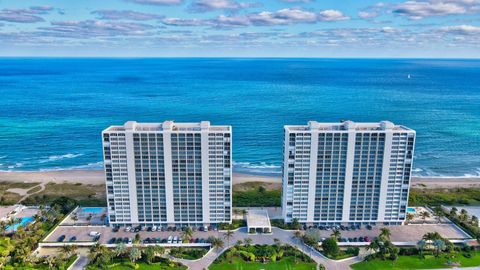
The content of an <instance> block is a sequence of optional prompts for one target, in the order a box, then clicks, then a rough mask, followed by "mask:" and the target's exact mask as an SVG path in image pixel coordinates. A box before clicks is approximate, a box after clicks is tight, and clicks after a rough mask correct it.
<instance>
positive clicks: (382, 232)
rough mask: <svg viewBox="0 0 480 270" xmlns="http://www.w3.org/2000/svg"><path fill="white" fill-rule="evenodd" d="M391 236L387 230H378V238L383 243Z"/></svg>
mask: <svg viewBox="0 0 480 270" xmlns="http://www.w3.org/2000/svg"><path fill="white" fill-rule="evenodd" d="M391 235H392V233H391V232H390V229H388V228H381V229H380V235H379V236H378V237H379V238H380V239H382V240H383V241H388V240H390V236H391Z"/></svg>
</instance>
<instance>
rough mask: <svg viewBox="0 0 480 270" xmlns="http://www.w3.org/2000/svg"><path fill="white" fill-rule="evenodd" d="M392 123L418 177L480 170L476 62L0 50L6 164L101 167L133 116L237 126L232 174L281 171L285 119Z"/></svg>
mask: <svg viewBox="0 0 480 270" xmlns="http://www.w3.org/2000/svg"><path fill="white" fill-rule="evenodd" d="M347 119H349V120H353V121H358V122H361V121H380V120H391V121H393V122H394V123H397V124H402V125H406V126H408V127H410V128H413V129H415V130H416V131H417V142H416V153H415V161H414V174H415V175H421V176H479V175H480V60H422V59H404V60H401V59H255V58H247V59H222V58H212V59H208V58H149V59H109V58H87V59H85V58H83V59H82V58H0V170H2V171H36V170H62V169H98V168H101V167H102V162H101V161H102V149H101V137H100V133H101V131H102V130H103V129H105V128H106V127H108V126H109V125H121V124H123V123H124V122H125V121H127V120H136V121H139V122H159V121H160V122H161V121H164V120H175V121H178V122H193V121H201V120H210V121H211V122H212V124H228V125H232V126H233V149H234V150H233V159H234V161H235V167H234V169H235V171H237V172H246V173H259V174H278V173H280V170H281V160H282V144H283V125H285V124H306V123H307V121H309V120H317V121H320V122H338V121H341V120H347Z"/></svg>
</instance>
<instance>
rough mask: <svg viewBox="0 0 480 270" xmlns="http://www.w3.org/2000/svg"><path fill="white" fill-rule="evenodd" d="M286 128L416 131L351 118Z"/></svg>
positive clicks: (390, 123) (286, 127) (399, 126)
mask: <svg viewBox="0 0 480 270" xmlns="http://www.w3.org/2000/svg"><path fill="white" fill-rule="evenodd" d="M285 129H287V130H291V131H306V130H319V131H337V130H338V131H340V130H345V131H347V130H355V131H387V130H393V131H407V132H415V131H414V130H413V129H410V128H408V127H406V126H402V125H395V124H394V123H392V122H390V121H380V122H377V123H356V122H353V121H350V120H347V121H341V122H339V123H319V122H317V121H309V122H308V124H307V125H286V126H285Z"/></svg>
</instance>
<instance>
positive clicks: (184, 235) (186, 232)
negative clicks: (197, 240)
mask: <svg viewBox="0 0 480 270" xmlns="http://www.w3.org/2000/svg"><path fill="white" fill-rule="evenodd" d="M192 237H193V230H192V228H191V227H187V228H185V230H184V231H183V233H182V238H183V240H185V241H187V242H190V240H191V239H192Z"/></svg>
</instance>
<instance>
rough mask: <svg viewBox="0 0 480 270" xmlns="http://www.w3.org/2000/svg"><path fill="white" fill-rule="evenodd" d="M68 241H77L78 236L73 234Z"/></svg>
mask: <svg viewBox="0 0 480 270" xmlns="http://www.w3.org/2000/svg"><path fill="white" fill-rule="evenodd" d="M68 241H70V242H75V241H77V237H76V236H72V237H70V240H68Z"/></svg>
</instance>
